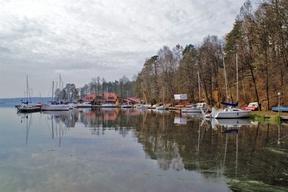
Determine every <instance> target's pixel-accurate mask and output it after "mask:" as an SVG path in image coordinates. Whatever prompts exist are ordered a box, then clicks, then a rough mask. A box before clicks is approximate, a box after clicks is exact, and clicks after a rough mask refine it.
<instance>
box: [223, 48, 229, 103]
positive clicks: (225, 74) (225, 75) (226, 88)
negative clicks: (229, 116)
mask: <svg viewBox="0 0 288 192" xmlns="http://www.w3.org/2000/svg"><path fill="white" fill-rule="evenodd" d="M223 67H224V78H225V90H226V99H227V100H228V84H227V73H226V66H225V53H224V52H223Z"/></svg>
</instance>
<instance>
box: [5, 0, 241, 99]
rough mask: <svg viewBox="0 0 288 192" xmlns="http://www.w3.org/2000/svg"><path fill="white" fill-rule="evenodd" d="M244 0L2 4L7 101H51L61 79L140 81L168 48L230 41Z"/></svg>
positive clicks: (17, 0) (8, 0) (27, 0)
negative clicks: (209, 39) (27, 95)
mask: <svg viewBox="0 0 288 192" xmlns="http://www.w3.org/2000/svg"><path fill="white" fill-rule="evenodd" d="M243 3H244V0H138V1H135V0H0V89H1V91H0V98H5V97H21V96H23V95H24V91H25V86H26V83H25V78H26V75H28V77H29V86H30V88H31V91H30V92H31V94H32V96H40V95H41V96H50V95H51V87H52V81H53V80H57V79H58V77H59V74H61V77H62V79H63V81H64V83H68V82H69V83H75V84H76V85H77V87H80V86H83V85H84V84H85V83H88V82H90V81H91V79H92V78H95V77H97V76H101V77H103V78H105V79H106V80H116V79H119V78H121V77H122V76H123V75H125V76H127V77H129V78H132V77H133V76H135V75H137V74H138V73H139V72H140V70H141V68H142V66H143V64H144V62H145V59H147V58H149V57H151V56H153V55H155V54H157V51H158V50H159V49H160V48H161V47H163V46H164V45H167V46H170V47H174V46H175V45H177V44H180V45H182V46H185V45H187V44H194V45H199V44H200V43H201V41H202V40H203V38H204V37H205V36H207V35H217V36H219V37H223V36H224V35H225V34H226V33H228V32H229V31H230V30H231V29H232V26H233V23H234V21H235V18H236V16H237V14H238V13H239V10H240V7H241V5H242V4H243Z"/></svg>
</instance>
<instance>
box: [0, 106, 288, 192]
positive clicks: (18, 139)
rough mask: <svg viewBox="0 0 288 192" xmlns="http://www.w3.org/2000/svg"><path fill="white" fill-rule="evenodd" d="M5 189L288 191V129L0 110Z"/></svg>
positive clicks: (0, 177)
mask: <svg viewBox="0 0 288 192" xmlns="http://www.w3.org/2000/svg"><path fill="white" fill-rule="evenodd" d="M0 191H1V192H2V191H3V192H57V191H61V192H79V191H81V192H90V191H91V192H95V191H108V192H113V191H115V192H130V191H131V192H142V191H143V192H144V191H145V192H154V191H155V192H156V191H157V192H161V191H165V192H170V191H171V192H176V191H177V192H179V191H183V192H187V191H193V192H203V191H204V192H206V191H207V192H208V191H213V192H225V191H288V125H285V124H281V125H277V124H275V125H273V124H269V123H258V122H252V121H250V120H234V121H233V120H228V121H227V120H224V121H212V122H210V120H202V119H201V118H197V117H189V116H188V117H179V115H178V114H173V113H157V112H151V111H149V112H142V111H137V110H124V111H123V110H122V111H121V110H119V109H111V110H109V109H105V110H95V111H91V110H73V111H69V112H54V113H52V112H51V113H33V114H27V115H26V114H17V113H16V109H14V108H0Z"/></svg>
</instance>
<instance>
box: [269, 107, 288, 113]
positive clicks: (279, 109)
mask: <svg viewBox="0 0 288 192" xmlns="http://www.w3.org/2000/svg"><path fill="white" fill-rule="evenodd" d="M272 111H274V112H288V106H283V105H282V106H275V107H272Z"/></svg>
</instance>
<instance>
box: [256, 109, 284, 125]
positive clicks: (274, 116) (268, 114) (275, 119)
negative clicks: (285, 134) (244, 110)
mask: <svg viewBox="0 0 288 192" xmlns="http://www.w3.org/2000/svg"><path fill="white" fill-rule="evenodd" d="M281 116H288V113H278V112H273V111H252V112H251V118H252V119H254V120H257V121H260V122H264V121H268V122H270V123H276V124H278V123H280V122H281Z"/></svg>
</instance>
